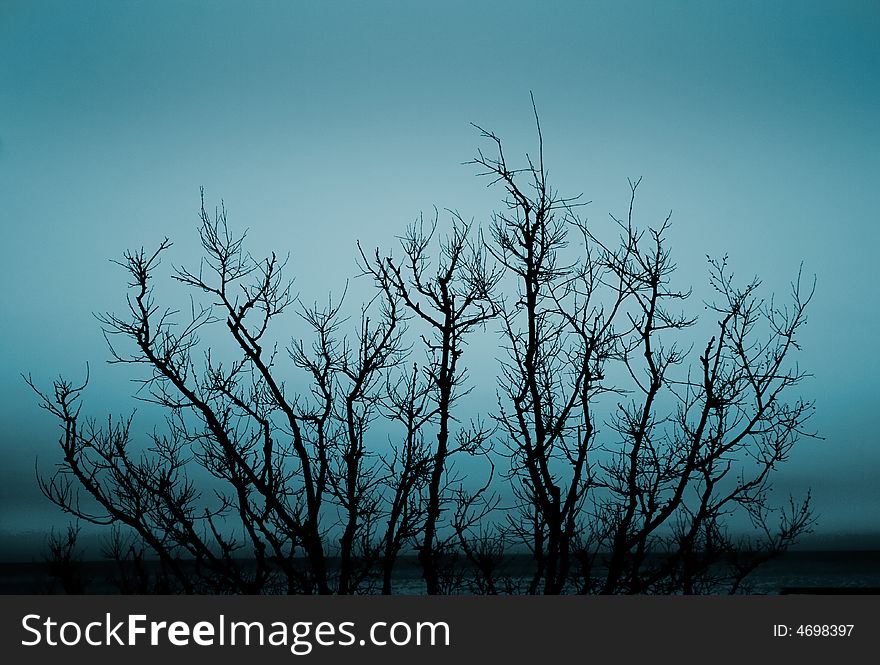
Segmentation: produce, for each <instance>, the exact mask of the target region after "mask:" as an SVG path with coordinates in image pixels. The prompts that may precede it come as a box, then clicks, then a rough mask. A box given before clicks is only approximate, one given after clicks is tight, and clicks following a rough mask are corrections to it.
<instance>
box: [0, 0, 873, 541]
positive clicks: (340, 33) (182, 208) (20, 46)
mask: <svg viewBox="0 0 880 665" xmlns="http://www.w3.org/2000/svg"><path fill="white" fill-rule="evenodd" d="M529 91H533V92H534V95H535V99H536V100H537V103H538V107H539V110H540V114H541V120H542V125H543V129H544V139H545V155H546V159H547V162H548V165H549V168H550V172H551V176H553V177H554V179H555V180H556V182H557V185H558V186H559V187H560V189H561V190H562V191H564V192H571V193H578V192H583V193H584V196H585V198H586V199H589V200H592V203H591V204H590V207H589V215H590V216H591V219H596V220H603V219H605V218H606V215H607V213H608V212H609V211H614V212H621V211H623V210H624V207H625V204H626V202H627V194H628V189H627V184H626V178H627V177H628V176H634V177H638V176H643V178H644V179H643V185H642V187H641V189H640V197H639V201H638V213H639V215H640V216H641V217H640V221H641V222H642V223H645V224H647V223H651V222H656V221H658V220H660V219H662V217H664V216H665V214H666V212H668V210H669V209H670V208H671V209H673V211H674V215H673V223H674V227H673V231H672V234H671V240H672V248H673V252H674V255H675V257H676V259H677V261H678V264H679V266H680V274H679V277H678V279H679V282H680V283H682V284H684V285H690V284H693V285H694V286H695V289H696V290H695V293H696V294H698V295H699V294H700V293H701V288H702V285H703V284H704V283H705V277H706V271H705V256H706V254H713V255H719V254H724V253H728V254H729V255H730V257H731V261H732V263H733V265H734V266H735V267H736V268H737V272H738V273H739V274H741V275H743V276H746V275H752V274H758V275H760V276H761V277H762V278H763V279H764V281H765V284H766V286H767V287H768V289H771V290H775V291H778V292H784V291H785V290H786V289H787V287H788V283H789V281H790V279H791V278H792V277H793V276H794V275H795V273H796V271H797V268H798V265H799V264H800V263H801V262H802V261H803V262H804V265H805V271H806V272H807V273H809V274H813V273H815V274H816V275H817V278H818V289H817V293H816V297H815V300H814V302H813V305H812V308H811V311H810V323H809V325H808V326H807V328H806V331H805V335H804V338H803V342H804V352H803V354H802V355H801V357H800V360H801V363H802V366H803V367H804V368H805V369H807V370H809V371H811V372H812V373H813V374H814V375H815V378H814V379H812V380H811V381H810V382H809V383H807V384H805V385H804V388H803V394H804V396H806V397H809V398H814V399H815V400H816V402H817V407H818V410H817V416H816V418H815V420H814V422H813V424H814V426H815V427H816V429H818V430H819V431H820V433H821V434H822V435H823V436H824V437H825V438H826V440H825V441H822V442H817V441H806V442H804V443H803V445H802V446H800V448H799V449H797V450H796V451H795V453H794V456H793V460H792V462H791V463H790V464H789V466H788V468H787V469H786V472H785V473H784V474H783V475H782V476H781V477H780V481H779V484H778V487H779V491H782V492H787V491H794V492H802V491H804V490H805V488H806V487H808V486H812V488H813V491H814V495H815V499H816V505H817V509H818V511H819V514H820V518H821V523H820V531H821V533H822V534H827V535H829V536H830V535H833V534H836V533H878V532H880V521H878V520H880V518H878V517H877V515H880V483H878V472H880V440H878V439H880V437H878V426H877V424H876V418H877V408H878V388H877V380H878V379H877V377H878V376H880V356H878V354H877V353H876V352H875V345H876V341H877V330H878V329H880V313H878V309H877V303H878V299H877V295H876V289H877V284H878V281H880V280H878V279H877V274H876V271H877V265H878V258H877V252H878V249H877V248H878V244H880V242H878V241H880V219H878V212H877V211H878V204H877V192H878V191H880V123H878V118H880V4H878V3H877V2H872V1H866V2H845V1H835V2H832V1H828V2H821V3H819V2H807V1H802V2H787V3H786V2H774V3H768V2H742V1H738V2H685V1H679V2H588V1H584V2H554V3H539V2H512V1H510V0H507V1H505V2H479V3H478V2H473V1H470V2H442V3H439V2H431V3H429V2H207V1H205V2H185V1H184V2H156V1H151V2H133V1H120V2H110V1H107V2H69V1H66V2H65V1H62V2H42V1H38V0H20V1H16V0H0V224H2V230H3V236H2V237H3V248H4V258H3V260H2V261H0V284H2V285H3V288H2V290H0V308H2V309H0V311H2V315H0V339H2V352H0V437H2V438H0V446H2V460H3V464H2V466H0V532H2V533H3V534H7V535H8V534H12V533H18V532H23V531H28V530H34V531H39V530H43V529H45V528H47V527H48V526H49V525H51V524H63V523H64V519H63V518H62V517H60V516H59V514H58V512H57V510H56V509H55V508H54V507H52V506H51V505H49V504H48V503H47V502H46V501H45V500H43V499H42V497H41V496H40V495H39V493H38V492H37V490H36V487H35V483H34V472H33V469H34V460H35V458H36V457H39V459H40V463H41V464H42V465H48V464H50V462H51V460H52V459H53V455H54V454H55V450H56V447H55V446H56V443H55V442H56V439H57V434H56V430H55V427H56V426H55V423H54V422H53V421H52V420H51V418H49V417H48V416H46V414H44V413H42V412H41V411H40V410H39V409H38V408H37V406H36V403H35V401H34V399H33V397H32V395H31V394H29V392H28V389H27V388H26V386H25V385H24V384H23V382H22V381H21V379H20V376H19V374H20V373H21V372H31V373H32V374H33V375H34V378H35V379H37V381H38V382H40V383H43V384H49V383H51V380H52V378H53V377H54V376H55V375H57V374H58V373H59V372H63V373H65V374H67V375H70V376H72V377H79V376H81V375H82V373H83V371H84V367H85V362H86V361H89V362H90V364H91V368H92V387H91V389H90V392H89V394H88V402H87V409H88V410H89V411H90V412H91V413H93V414H94V415H103V414H104V413H106V412H107V411H112V412H114V413H119V412H127V411H129V410H130V409H131V406H132V402H131V400H130V399H129V398H128V397H127V396H128V395H129V394H130V393H131V392H132V390H133V386H132V385H131V384H130V383H128V379H130V378H131V374H130V373H129V371H128V370H127V368H124V367H122V368H120V367H118V366H108V365H105V364H104V363H103V360H105V359H106V358H107V352H106V347H105V344H104V341H103V339H102V337H101V334H100V327H99V324H98V323H97V321H95V319H94V318H93V317H92V312H100V311H106V310H108V309H119V308H120V307H121V306H122V305H123V304H124V303H123V300H122V298H123V294H124V281H123V277H122V275H121V274H120V272H119V270H118V268H116V267H115V266H113V265H112V264H111V263H110V262H109V261H108V259H110V258H115V257H117V256H119V255H120V254H121V252H122V251H123V250H124V249H126V248H128V247H139V246H141V245H146V246H153V245H155V244H156V243H158V242H159V241H160V240H161V239H162V237H164V236H166V235H167V236H170V237H171V238H172V239H173V240H174V241H175V248H174V250H173V254H172V255H171V258H172V259H173V261H174V262H175V263H177V264H181V263H183V264H186V263H187V262H188V261H187V259H188V257H189V256H191V254H192V252H193V251H194V250H195V240H196V235H195V224H196V213H197V210H198V194H199V186H201V185H204V186H205V187H206V190H207V195H208V198H209V201H215V200H219V199H220V198H221V197H222V198H223V199H224V200H225V202H226V205H227V208H228V210H229V214H230V221H231V223H232V224H233V225H234V226H237V227H239V228H243V227H248V228H250V230H251V240H252V243H251V247H252V248H253V249H254V251H255V252H257V253H262V252H265V251H271V250H273V249H276V250H278V251H279V252H282V253H286V252H287V251H290V253H291V257H292V260H291V267H292V270H293V272H294V273H295V275H296V278H297V288H298V290H299V292H300V293H301V294H302V296H303V298H304V299H305V300H309V301H311V300H315V299H324V298H325V297H326V293H327V291H328V290H330V289H332V290H334V291H335V292H337V293H338V292H341V291H342V289H343V287H344V285H345V281H346V279H347V278H349V277H351V276H353V275H354V274H355V272H356V271H355V268H354V265H353V263H354V258H355V253H356V248H355V241H356V240H357V239H360V240H361V241H362V242H363V243H364V244H365V245H367V246H375V245H382V246H386V247H387V246H390V245H391V244H392V243H393V242H394V236H395V235H397V234H399V233H400V232H401V231H402V230H403V228H404V227H405V225H406V224H407V223H408V222H409V221H411V220H412V219H413V218H414V217H415V216H416V215H417V214H418V212H419V211H420V210H430V209H431V206H432V205H435V204H436V205H437V206H438V207H440V208H441V209H442V208H455V209H457V210H459V211H460V212H461V213H462V215H463V216H465V217H467V218H471V217H473V218H474V219H475V220H477V221H478V222H479V221H485V220H487V219H488V216H489V213H490V211H491V210H492V208H493V206H495V205H496V204H497V193H495V192H492V191H489V190H487V189H486V188H485V183H484V182H482V181H480V180H479V179H477V178H475V177H474V170H473V168H471V167H468V166H463V165H462V162H464V161H466V160H468V159H469V158H470V157H471V156H472V155H473V153H474V151H475V149H476V147H477V146H478V145H479V140H478V136H477V134H476V133H475V132H474V130H473V129H472V128H471V127H470V125H469V123H470V122H476V123H478V124H480V125H483V126H486V127H489V128H492V129H494V130H495V131H496V132H497V133H498V134H499V135H500V136H501V137H502V138H504V139H505V141H506V144H507V146H508V151H509V154H511V155H514V154H521V153H523V152H525V151H526V150H533V149H534V144H533V138H534V136H533V124H532V117H531V108H530V102H529ZM192 263H193V261H192V260H191V259H190V260H189V264H192ZM694 305H695V306H696V305H697V303H694ZM475 355H476V354H475ZM473 368H474V369H473V374H472V376H473V378H474V383H475V384H476V389H475V392H474V398H473V399H474V400H481V399H482V400H485V404H486V409H487V410H489V409H491V408H492V406H493V394H494V385H493V384H492V379H491V363H489V362H485V363H481V362H480V361H479V359H476V360H475V361H474V363H473ZM145 418H146V419H148V418H147V416H145ZM141 422H142V425H143V430H145V431H146V430H148V429H150V423H149V422H145V421H141ZM6 542H7V543H10V542H11V541H8V540H7V541H6ZM4 547H12V545H11V544H7V545H5V546H4ZM0 555H2V552H0Z"/></svg>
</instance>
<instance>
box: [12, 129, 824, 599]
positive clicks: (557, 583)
mask: <svg viewBox="0 0 880 665" xmlns="http://www.w3.org/2000/svg"><path fill="white" fill-rule="evenodd" d="M480 131H481V132H482V135H483V138H484V139H486V140H487V142H488V144H489V146H490V147H491V151H490V152H489V153H484V152H482V151H480V152H478V154H477V156H476V157H475V159H474V160H473V164H475V165H476V166H477V167H478V168H479V170H480V174H481V175H483V176H485V177H487V178H489V182H490V186H492V187H495V188H499V189H500V190H501V191H503V199H502V201H501V204H500V206H499V208H498V210H497V212H496V213H495V214H494V216H493V219H492V220H491V223H490V224H489V225H488V226H487V228H486V231H485V233H483V232H480V231H479V230H478V229H474V228H472V226H471V224H469V223H467V222H465V221H464V219H463V218H462V217H461V216H459V215H458V214H456V213H450V215H451V220H450V222H449V223H448V224H446V223H445V222H441V216H440V214H439V213H436V212H435V215H434V217H433V219H432V220H430V221H429V222H426V221H425V220H424V219H419V220H418V222H416V223H415V224H413V225H411V226H410V227H409V228H408V229H407V231H406V233H405V234H404V236H403V237H402V238H401V241H400V250H401V253H400V256H399V257H395V256H394V254H393V253H392V252H383V251H381V250H379V249H376V250H374V251H367V250H365V249H363V248H361V247H360V246H359V249H360V266H359V268H360V271H361V273H362V275H363V276H364V277H366V278H367V279H368V280H370V281H371V282H372V284H373V285H374V287H375V289H374V294H375V295H374V297H372V299H370V300H369V302H367V303H366V304H364V305H363V306H362V307H361V308H360V310H359V314H358V316H357V317H352V319H349V318H347V317H346V316H345V314H344V313H343V311H344V310H343V303H342V301H340V302H336V303H334V302H332V301H331V302H329V303H328V304H327V305H326V306H306V305H305V304H304V303H303V302H302V301H301V300H300V299H299V298H297V297H296V296H295V295H294V292H293V290H292V282H291V281H290V278H288V277H287V276H285V272H286V269H287V263H288V261H287V260H283V259H280V258H279V257H277V256H276V255H275V254H272V255H270V256H269V257H267V258H264V259H256V258H254V257H253V256H252V255H251V254H249V253H248V252H247V250H246V249H245V244H244V242H245V237H244V235H235V234H234V233H233V232H232V231H231V230H230V228H229V226H228V224H227V217H226V211H225V209H224V208H223V207H222V206H221V207H220V208H219V209H217V210H216V211H214V212H213V213H209V212H208V210H207V209H206V207H205V203H204V195H203V197H202V206H201V212H200V225H199V233H200V239H201V245H202V249H203V258H202V260H201V262H200V264H199V266H198V267H197V268H185V267H181V268H177V269H176V270H174V272H173V276H174V278H175V279H176V280H177V282H178V283H179V284H180V285H181V287H183V288H185V289H187V290H188V291H189V293H190V295H191V302H192V303H193V304H192V306H191V308H190V310H189V312H188V313H184V312H180V311H176V310H174V309H165V308H163V307H161V306H160V305H159V304H158V298H157V296H156V294H155V292H154V278H155V275H156V272H157V270H159V268H160V261H161V258H162V257H163V256H164V255H165V254H166V252H167V251H168V249H169V248H170V247H171V243H170V242H169V241H168V240H167V239H166V240H165V241H163V242H162V243H160V245H159V247H158V249H156V250H155V251H153V252H148V251H146V250H143V249H142V250H139V251H133V252H128V253H126V254H125V255H124V258H123V260H122V261H120V265H121V266H122V268H124V270H125V271H126V273H127V275H128V279H129V292H128V298H127V310H126V311H125V312H124V313H123V314H107V315H104V316H102V317H100V319H101V322H102V324H103V328H104V331H105V335H106V337H107V340H108V343H109V344H110V349H111V354H112V362H115V363H121V364H134V365H139V366H143V367H144V368H145V373H142V374H141V380H142V382H143V389H142V391H141V392H140V397H141V398H142V399H147V400H149V401H152V402H155V403H157V404H158V405H160V406H161V407H162V408H163V410H164V412H165V414H166V420H165V425H164V426H163V427H161V428H157V429H156V430H155V431H154V433H153V434H152V435H151V436H150V438H149V441H148V444H147V445H139V443H138V441H137V440H136V439H137V437H136V436H135V434H134V432H133V423H132V420H131V419H130V418H129V419H123V420H115V419H108V420H107V421H105V422H99V421H98V420H95V419H91V418H86V417H85V416H83V415H81V403H80V398H81V395H82V393H83V391H84V389H85V384H83V385H75V384H73V383H71V382H69V381H66V380H64V379H59V380H58V381H57V382H56V383H55V385H54V390H53V391H51V392H46V391H41V390H40V389H38V388H37V387H36V386H35V384H34V383H33V381H31V380H30V378H28V381H29V383H30V384H31V386H32V387H33V388H34V390H36V391H37V394H38V395H39V399H40V402H41V405H42V406H43V407H44V408H45V409H47V410H48V411H49V412H50V413H52V414H53V415H54V416H55V417H57V418H58V419H59V421H60V423H61V425H62V428H63V434H62V436H61V440H60V445H61V453H62V459H61V461H60V462H59V464H58V466H57V468H56V470H55V472H54V473H52V474H50V475H48V476H40V477H39V482H40V488H41V489H42V491H43V493H44V494H45V496H47V497H48V498H49V499H50V500H51V501H53V502H54V503H56V504H57V505H58V506H60V507H61V508H62V509H63V510H65V511H66V512H68V513H70V514H71V515H73V516H75V517H76V518H77V519H78V520H82V521H86V522H91V523H94V524H98V525H105V526H111V525H112V534H113V537H112V538H111V539H110V544H109V545H108V554H109V555H110V556H112V558H114V559H115V560H116V561H117V563H118V564H119V565H120V570H122V571H127V572H126V574H125V575H123V576H122V578H123V579H125V580H127V582H126V586H125V588H133V589H139V590H141V591H144V590H152V591H169V592H183V593H205V592H209V593H340V594H351V593H377V592H382V593H392V592H394V590H395V583H396V580H397V577H396V571H397V570H398V568H399V566H400V565H401V562H402V561H403V560H404V559H405V558H406V557H407V556H410V555H413V556H414V559H413V561H414V563H415V564H417V566H418V568H419V570H420V571H421V577H422V579H423V581H424V589H425V590H426V591H427V593H431V594H439V593H454V592H462V591H469V592H476V593H505V592H506V593H544V594H559V593H712V592H719V591H730V592H735V591H737V590H739V589H740V588H741V586H742V584H743V581H744V580H746V578H747V576H748V575H749V574H750V573H751V572H752V571H753V570H754V568H755V567H756V566H757V565H759V564H761V563H762V562H764V561H766V560H767V559H769V558H770V557H772V556H775V555H777V554H779V553H781V552H783V551H785V550H786V549H787V548H788V547H789V546H790V545H791V544H792V543H793V542H795V541H796V540H797V538H798V537H799V536H801V535H802V534H803V533H805V532H806V531H808V530H809V529H810V527H811V525H812V521H813V515H812V510H811V507H810V501H809V496H807V497H804V498H802V499H800V500H796V499H794V498H792V499H790V500H789V502H788V503H787V504H785V505H782V506H777V505H776V504H774V503H772V502H771V501H770V495H769V493H770V490H771V484H772V480H773V473H774V471H775V470H776V469H777V467H778V466H779V465H780V464H781V463H782V462H784V461H785V460H786V459H787V458H788V457H789V454H790V452H791V450H792V447H793V446H794V445H795V443H796V442H797V441H798V440H799V438H801V437H802V436H805V435H807V436H809V435H810V433H809V432H807V431H805V425H806V421H807V420H808V418H809V416H810V413H811V411H812V405H811V404H810V403H809V402H807V401H804V400H802V399H798V398H797V397H796V396H794V397H793V396H792V395H791V393H792V390H791V389H792V388H793V387H795V386H796V385H797V384H798V383H800V382H801V380H802V379H803V378H804V377H805V376H806V374H805V373H804V372H803V371H802V370H800V369H799V367H798V366H797V364H796V363H795V362H793V360H792V356H793V355H794V354H795V352H796V351H797V350H798V348H799V347H798V334H799V332H800V329H801V328H802V326H803V325H804V323H805V321H806V319H805V315H804V313H805V309H806V307H807V304H808V303H809V301H810V297H811V295H812V287H810V286H809V285H807V286H804V285H803V284H802V282H801V278H800V276H798V278H797V280H796V281H795V283H794V284H793V285H792V293H791V295H790V298H789V299H788V302H787V303H786V304H784V305H780V304H779V303H777V302H776V301H775V300H773V299H764V298H763V297H762V296H761V295H760V294H759V291H760V284H759V282H758V281H752V282H749V283H747V284H745V285H743V286H738V285H737V283H736V282H735V280H734V277H733V275H732V273H731V270H730V268H729V266H728V263H727V260H726V259H721V260H710V262H709V275H710V284H711V287H712V288H713V289H714V293H715V298H714V300H713V301H712V302H709V303H706V307H705V311H707V312H708V313H709V315H710V316H711V317H712V319H713V321H714V331H713V332H712V333H711V334H710V335H707V336H708V337H709V339H708V340H706V339H704V340H703V341H702V342H699V341H696V342H695V340H698V335H699V334H700V333H699V332H698V329H699V326H697V325H696V324H697V319H696V318H695V317H693V316H691V315H690V314H688V313H686V309H687V307H688V304H689V302H690V301H689V295H690V294H689V292H687V291H682V290H679V289H677V288H675V287H674V285H673V283H672V282H673V275H674V272H675V264H674V263H673V261H672V259H671V255H670V251H669V247H668V241H667V231H668V228H669V218H668V217H667V218H666V219H665V220H663V221H661V223H660V224H659V225H657V226H656V227H649V228H646V229H642V228H640V227H638V226H637V225H636V222H635V220H634V213H633V210H634V202H635V198H636V192H637V189H638V185H639V182H638V181H635V182H630V188H631V197H630V201H629V210H628V213H627V214H626V215H624V216H621V217H614V216H612V217H611V220H610V221H609V222H608V223H607V224H603V225H597V224H596V223H595V222H589V223H588V221H587V220H586V219H585V218H583V217H582V216H581V215H580V210H581V206H582V205H583V204H582V203H581V202H580V200H579V199H578V198H577V197H564V196H561V195H560V194H559V193H558V192H557V191H556V190H555V189H554V188H553V187H552V186H551V184H550V182H549V181H548V175H547V170H546V168H545V166H544V154H543V144H542V139H541V134H540V125H539V126H538V138H539V150H538V156H537V159H536V160H532V159H530V158H527V159H526V161H525V166H524V167H522V168H514V167H512V166H510V165H509V164H508V161H507V158H506V156H505V153H504V150H503V147H502V142H501V140H500V139H499V138H498V137H497V136H496V135H495V134H493V133H491V132H488V131H484V130H480ZM609 225H610V227H611V230H612V232H611V236H616V239H615V240H614V242H610V241H609V240H608V239H607V238H608V237H609V233H608V227H609ZM599 226H602V227H604V228H599ZM291 326H293V327H291ZM218 329H219V330H220V331H222V333H223V335H222V336H223V337H224V338H225V339H226V340H227V342H226V343H225V344H224V343H219V344H218V343H208V342H205V341H204V340H203V337H205V338H210V339H212V340H213V339H215V338H217V336H218V332H217V331H218ZM279 335H286V336H287V338H288V339H290V340H291V341H290V342H289V343H287V344H286V345H284V344H280V343H278V342H277V341H275V340H277V339H278V338H279ZM485 335H489V336H492V338H493V339H497V340H498V342H497V348H498V349H499V352H498V353H499V357H498V359H497V362H498V364H497V367H498V370H497V377H496V380H497V397H498V398H497V404H496V405H495V406H494V407H492V408H490V409H487V410H486V411H485V413H484V414H483V415H482V416H481V417H478V418H477V419H475V420H470V419H467V418H465V417H464V416H463V415H462V413H463V412H462V409H461V401H462V398H463V397H464V396H466V395H467V394H468V391H469V389H470V387H471V385H470V379H469V377H468V373H467V371H466V356H465V353H466V348H467V346H468V342H469V340H472V339H473V338H474V336H485ZM459 459H461V460H462V463H460V464H459V463H458V461H457V460H459ZM460 469H467V470H468V473H467V474H464V473H462V472H461V471H460ZM465 476H467V477H465ZM72 538H73V532H71V534H70V535H69V537H68V540H67V541H64V542H61V541H59V542H58V543H56V549H58V551H59V552H63V553H65V556H66V557H67V559H69V553H70V550H71V545H70V543H71V542H72V541H71V539H72ZM67 559H65V560H67ZM150 560H155V562H156V563H155V564H153V565H151V566H148V565H147V562H148V561H150ZM132 579H134V580H135V582H132Z"/></svg>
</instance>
